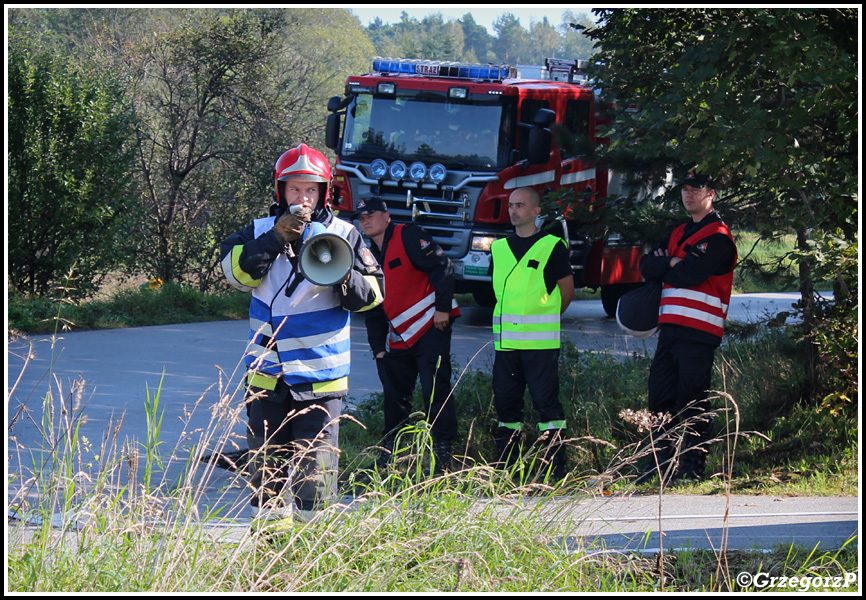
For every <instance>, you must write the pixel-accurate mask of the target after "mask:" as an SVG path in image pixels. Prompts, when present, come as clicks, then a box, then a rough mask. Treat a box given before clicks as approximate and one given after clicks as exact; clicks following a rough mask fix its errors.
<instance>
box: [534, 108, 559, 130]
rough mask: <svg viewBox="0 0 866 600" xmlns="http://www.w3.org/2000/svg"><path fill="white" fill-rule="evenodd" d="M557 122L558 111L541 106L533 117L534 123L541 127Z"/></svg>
mask: <svg viewBox="0 0 866 600" xmlns="http://www.w3.org/2000/svg"><path fill="white" fill-rule="evenodd" d="M555 122H556V113H555V112H553V111H552V110H550V109H549V108H539V109H538V112H537V113H535V116H534V117H533V118H532V124H533V125H538V126H539V127H550V126H551V125H553V124H554V123H555Z"/></svg>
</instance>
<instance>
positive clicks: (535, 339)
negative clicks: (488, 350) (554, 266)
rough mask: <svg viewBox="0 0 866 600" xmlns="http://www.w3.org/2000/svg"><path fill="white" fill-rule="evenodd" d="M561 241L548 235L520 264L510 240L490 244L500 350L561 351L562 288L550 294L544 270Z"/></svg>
mask: <svg viewBox="0 0 866 600" xmlns="http://www.w3.org/2000/svg"><path fill="white" fill-rule="evenodd" d="M560 242H562V243H565V242H564V241H563V240H562V239H561V238H558V237H556V236H553V235H545V236H544V237H542V238H541V239H539V240H538V241H537V242H535V244H533V246H532V248H530V249H529V251H528V252H527V253H526V254H525V255H524V256H523V258H521V259H520V261H518V260H517V259H516V258H515V257H514V254H513V253H512V252H511V248H509V247H508V240H506V239H500V240H497V241H495V242H494V243H493V245H491V247H490V253H491V255H492V258H493V291H494V293H495V294H496V308H494V309H493V336H494V340H495V342H496V349H497V350H549V349H556V348H559V337H560V324H559V321H560V319H559V318H560V311H561V308H562V299H561V296H560V293H559V286H555V287H554V288H553V292H551V293H550V294H548V293H547V286H546V285H545V283H544V268H545V266H546V265H547V262H548V261H549V260H550V255H551V253H552V252H553V249H554V248H555V247H556V244H558V243H560Z"/></svg>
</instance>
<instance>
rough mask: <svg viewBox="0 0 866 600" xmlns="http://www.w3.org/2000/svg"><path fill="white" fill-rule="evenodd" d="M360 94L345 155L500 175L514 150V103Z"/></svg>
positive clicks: (349, 119) (352, 108) (349, 122)
mask: <svg viewBox="0 0 866 600" xmlns="http://www.w3.org/2000/svg"><path fill="white" fill-rule="evenodd" d="M501 100H502V101H503V102H502V103H501V104H500V103H490V102H487V103H472V102H460V103H457V102H453V101H449V100H448V99H447V98H444V97H426V96H425V97H423V98H422V97H412V96H408V97H407V96H397V97H393V96H392V97H384V96H376V95H373V94H364V93H362V94H358V95H357V96H356V97H355V99H354V100H353V102H352V103H351V105H350V106H349V110H348V111H347V116H346V128H345V131H344V135H343V151H342V156H343V157H344V158H349V159H356V160H359V159H365V158H386V159H391V160H395V159H401V160H404V161H406V162H410V161H423V162H439V163H443V164H444V165H445V166H447V167H449V168H459V169H469V170H491V171H498V170H500V169H502V168H504V167H506V166H508V160H509V158H510V150H511V148H512V147H513V135H514V134H513V130H514V121H515V117H514V113H515V110H514V108H513V106H512V103H511V102H509V101H508V99H507V98H501Z"/></svg>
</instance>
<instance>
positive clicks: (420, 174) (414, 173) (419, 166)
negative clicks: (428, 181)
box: [409, 162, 427, 181]
mask: <svg viewBox="0 0 866 600" xmlns="http://www.w3.org/2000/svg"><path fill="white" fill-rule="evenodd" d="M426 175H427V167H426V165H425V164H424V163H422V162H413V163H412V164H411V165H409V177H410V178H411V179H412V180H413V181H421V180H422V179H424V177H425V176H426Z"/></svg>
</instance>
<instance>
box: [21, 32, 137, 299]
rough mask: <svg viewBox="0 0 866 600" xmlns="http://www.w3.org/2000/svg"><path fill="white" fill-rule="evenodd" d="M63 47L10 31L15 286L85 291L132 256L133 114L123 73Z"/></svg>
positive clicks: (69, 293) (31, 290) (70, 293)
mask: <svg viewBox="0 0 866 600" xmlns="http://www.w3.org/2000/svg"><path fill="white" fill-rule="evenodd" d="M53 46H54V41H53V40H52V41H47V40H46V38H45V37H44V36H42V35H37V34H34V33H32V32H31V31H29V30H27V29H18V28H17V27H13V28H12V29H11V30H10V36H9V46H8V47H9V59H8V69H9V75H8V77H9V78H8V96H7V102H8V110H9V120H8V126H9V130H8V136H9V138H8V139H9V153H8V164H9V180H8V185H9V188H8V202H9V205H8V211H9V212H8V242H9V246H8V247H9V283H10V284H11V287H12V289H13V290H16V291H20V292H24V293H28V294H35V295H39V296H46V295H55V294H57V293H58V292H59V289H60V288H61V287H64V294H63V295H64V296H66V297H73V298H84V297H87V296H89V295H92V294H93V293H94V292H95V290H96V289H97V287H98V285H99V283H100V282H101V281H102V279H103V278H104V276H105V275H106V274H107V273H108V272H109V271H111V270H112V269H113V268H115V267H116V266H117V265H118V264H119V263H120V262H121V261H122V260H123V259H124V258H125V257H124V256H123V255H122V254H121V253H120V251H119V244H118V240H120V239H122V238H123V237H124V236H126V235H128V234H129V227H128V224H129V221H128V218H129V210H130V202H131V200H132V199H131V198H130V196H129V194H128V193H127V186H128V184H129V182H130V179H131V174H132V171H133V158H134V154H133V145H132V144H131V141H132V140H133V139H134V128H133V113H132V110H131V107H130V104H129V102H128V101H127V99H126V97H125V95H124V91H123V88H122V87H121V86H120V85H119V82H118V81H117V80H116V79H114V78H113V77H111V76H109V75H108V74H106V73H104V72H100V71H99V70H98V69H96V68H94V66H93V65H92V64H90V63H88V61H87V60H86V59H82V60H81V62H80V64H76V63H75V62H73V60H72V59H71V58H68V57H67V56H65V55H63V54H59V53H57V52H55V51H54V50H53V49H52V47H53ZM70 274H71V275H72V277H71V279H72V280H71V281H70Z"/></svg>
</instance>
